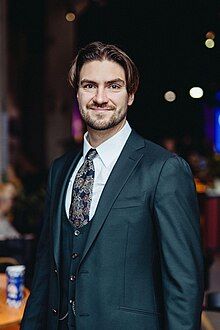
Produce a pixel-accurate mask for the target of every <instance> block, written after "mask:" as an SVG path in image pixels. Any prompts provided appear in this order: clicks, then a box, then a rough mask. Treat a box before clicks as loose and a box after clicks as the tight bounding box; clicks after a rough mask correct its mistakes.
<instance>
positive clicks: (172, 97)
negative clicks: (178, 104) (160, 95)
mask: <svg viewBox="0 0 220 330" xmlns="http://www.w3.org/2000/svg"><path fill="white" fill-rule="evenodd" d="M164 98H165V100H166V101H167V102H173V101H175V99H176V94H175V93H174V92H173V91H168V92H166V93H165V94H164Z"/></svg>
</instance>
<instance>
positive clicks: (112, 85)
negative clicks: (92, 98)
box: [109, 84, 121, 89]
mask: <svg viewBox="0 0 220 330" xmlns="http://www.w3.org/2000/svg"><path fill="white" fill-rule="evenodd" d="M109 88H111V89H120V88H121V86H120V85H119V84H110V85H109Z"/></svg>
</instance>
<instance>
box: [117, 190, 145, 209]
mask: <svg viewBox="0 0 220 330" xmlns="http://www.w3.org/2000/svg"><path fill="white" fill-rule="evenodd" d="M144 199H145V193H144V192H143V193H142V194H139V195H133V196H132V195H131V196H126V197H118V198H117V199H116V201H115V203H114V205H113V207H112V208H113V209H122V208H131V207H140V206H143V204H144Z"/></svg>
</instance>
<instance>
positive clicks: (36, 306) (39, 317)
mask: <svg viewBox="0 0 220 330" xmlns="http://www.w3.org/2000/svg"><path fill="white" fill-rule="evenodd" d="M51 177H52V166H51V169H50V172H49V178H48V184H47V191H46V199H45V208H44V219H43V227H42V231H41V235H40V239H39V243H38V248H37V253H36V263H35V272H34V277H33V282H32V287H31V294H30V296H29V298H28V301H27V305H26V308H25V312H24V316H23V319H22V323H21V330H30V329H34V330H45V329H46V326H45V324H46V319H47V317H46V314H47V308H48V287H49V285H48V283H49V271H50V269H49V265H50V262H49V259H50V257H49V253H50V252H49V247H50V235H49V231H50V224H49V222H50V200H51Z"/></svg>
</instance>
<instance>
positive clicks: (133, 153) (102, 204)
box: [80, 131, 145, 263]
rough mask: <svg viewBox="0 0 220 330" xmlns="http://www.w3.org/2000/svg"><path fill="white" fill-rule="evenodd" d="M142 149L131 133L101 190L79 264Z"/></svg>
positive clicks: (143, 143) (133, 167) (140, 138)
mask: <svg viewBox="0 0 220 330" xmlns="http://www.w3.org/2000/svg"><path fill="white" fill-rule="evenodd" d="M144 147H145V141H144V139H143V138H142V137H140V136H139V135H138V134H137V133H135V132H134V131H132V133H131V135H130V136H129V138H128V140H127V142H126V144H125V146H124V148H123V150H122V152H121V155H120V156H119V158H118V160H117V162H116V164H115V166H114V168H113V170H112V172H111V174H110V176H109V178H108V180H107V182H106V184H105V187H104V189H103V192H102V195H101V197H100V200H99V203H98V206H97V208H96V212H95V215H94V217H93V219H92V225H91V228H90V231H89V235H88V239H87V242H86V245H85V249H84V252H83V255H82V259H81V262H82V261H83V259H84V258H85V256H86V254H87V253H88V251H89V249H90V247H91V245H92V243H93V241H94V240H95V238H96V237H97V235H98V233H99V231H100V230H101V228H102V226H103V224H104V222H105V220H106V218H107V216H108V213H109V212H110V210H111V207H112V205H113V203H114V201H115V200H116V198H117V197H118V195H119V193H120V191H121V190H122V188H123V187H124V185H125V184H126V182H127V180H128V178H129V177H130V175H131V174H132V172H133V170H134V169H135V167H136V166H137V165H138V163H139V161H140V160H141V158H142V157H143V148H144ZM81 262H80V263H81Z"/></svg>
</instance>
